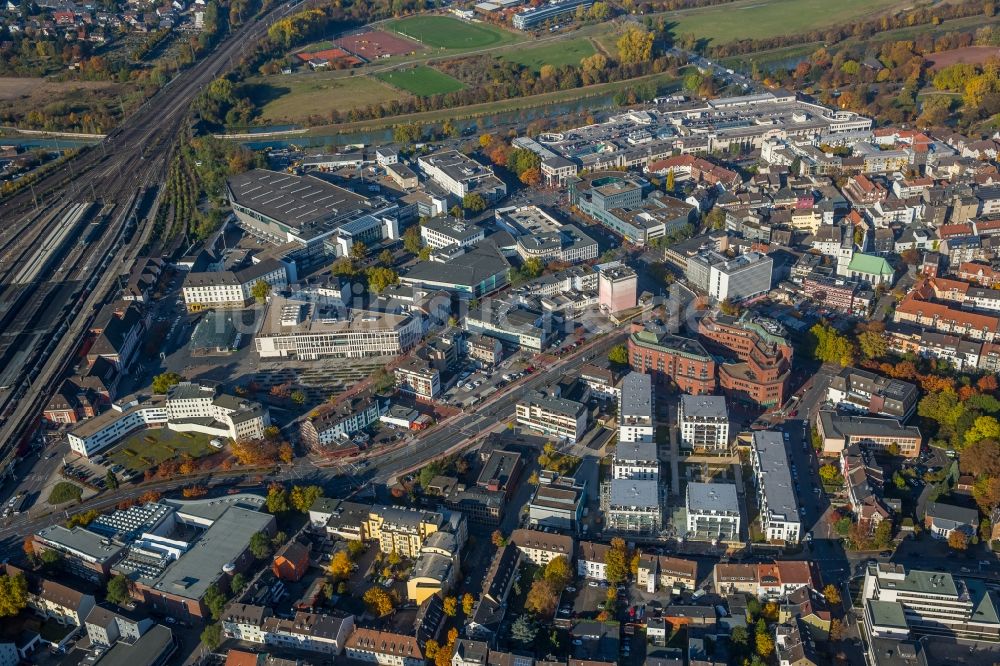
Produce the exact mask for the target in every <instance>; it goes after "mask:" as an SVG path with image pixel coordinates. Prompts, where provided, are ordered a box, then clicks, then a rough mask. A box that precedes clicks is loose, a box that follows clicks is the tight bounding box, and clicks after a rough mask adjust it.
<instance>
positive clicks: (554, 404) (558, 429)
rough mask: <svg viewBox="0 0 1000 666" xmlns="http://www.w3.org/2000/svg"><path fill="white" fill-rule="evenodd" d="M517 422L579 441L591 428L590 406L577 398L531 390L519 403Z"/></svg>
mask: <svg viewBox="0 0 1000 666" xmlns="http://www.w3.org/2000/svg"><path fill="white" fill-rule="evenodd" d="M516 418H517V423H518V425H521V426H524V427H525V428H529V429H531V430H536V431H538V432H541V433H544V434H546V435H552V436H554V437H558V438H559V439H561V440H564V441H567V442H576V441H577V440H579V439H580V438H581V437H583V433H584V431H585V430H586V427H587V407H586V405H583V404H581V403H579V402H576V401H574V400H567V399H565V398H560V397H557V396H552V395H547V394H546V393H543V392H541V391H531V392H529V393H528V394H527V395H525V397H524V398H522V399H521V400H519V401H518V403H517V417H516Z"/></svg>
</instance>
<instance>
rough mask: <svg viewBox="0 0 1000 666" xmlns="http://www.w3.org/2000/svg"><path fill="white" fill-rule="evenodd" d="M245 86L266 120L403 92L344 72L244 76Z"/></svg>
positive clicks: (326, 111) (385, 98)
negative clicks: (250, 77)
mask: <svg viewBox="0 0 1000 666" xmlns="http://www.w3.org/2000/svg"><path fill="white" fill-rule="evenodd" d="M246 88H247V92H249V96H250V98H251V99H252V100H253V102H254V104H255V105H256V106H257V107H258V108H260V115H261V118H262V119H263V120H265V121H267V122H275V121H291V122H296V121H303V120H307V119H308V118H309V117H310V116H317V115H318V116H326V115H327V114H329V113H330V111H331V110H334V109H336V110H337V111H350V110H351V109H355V108H358V107H361V106H368V105H369V104H382V103H384V102H389V101H391V100H394V99H401V98H405V97H406V96H407V95H406V93H403V92H400V91H399V90H396V89H394V88H392V87H390V86H387V85H385V84H384V83H382V82H381V81H376V80H375V79H372V78H369V77H367V76H345V74H344V72H302V73H300V74H290V75H284V76H268V77H255V78H253V79H249V80H248V82H247V84H246Z"/></svg>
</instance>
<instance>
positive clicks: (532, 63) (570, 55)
mask: <svg viewBox="0 0 1000 666" xmlns="http://www.w3.org/2000/svg"><path fill="white" fill-rule="evenodd" d="M595 52H596V49H594V45H593V43H592V42H591V41H590V40H589V39H584V38H581V39H571V40H569V41H565V42H556V43H554V44H548V45H546V46H539V47H536V48H533V49H530V48H528V49H518V50H517V51H511V52H509V53H504V54H503V55H502V56H501V57H502V58H503V59H504V60H509V61H511V62H516V63H518V64H521V65H524V66H525V67H530V68H532V69H533V70H535V71H536V72H537V71H538V70H540V69H541V68H542V65H552V66H554V67H562V66H564V65H579V64H580V60H582V59H583V58H586V57H587V56H592V55H594V53H595Z"/></svg>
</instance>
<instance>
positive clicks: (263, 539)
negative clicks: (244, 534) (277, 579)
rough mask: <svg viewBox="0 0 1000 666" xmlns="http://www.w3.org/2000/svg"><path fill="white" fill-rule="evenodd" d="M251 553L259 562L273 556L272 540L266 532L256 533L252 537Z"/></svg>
mask: <svg viewBox="0 0 1000 666" xmlns="http://www.w3.org/2000/svg"><path fill="white" fill-rule="evenodd" d="M250 553H251V554H253V556H254V557H255V558H257V559H258V560H263V559H264V558H266V557H270V556H271V538H270V537H268V536H267V533H266V532H255V533H254V534H253V536H251V537H250Z"/></svg>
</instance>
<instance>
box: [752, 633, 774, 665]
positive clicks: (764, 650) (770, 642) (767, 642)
mask: <svg viewBox="0 0 1000 666" xmlns="http://www.w3.org/2000/svg"><path fill="white" fill-rule="evenodd" d="M756 647H757V654H758V655H760V657H761V658H763V659H767V658H768V657H770V656H771V653H772V652H774V639H773V638H771V634H769V633H767V632H762V631H759V632H757V635H756Z"/></svg>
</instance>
